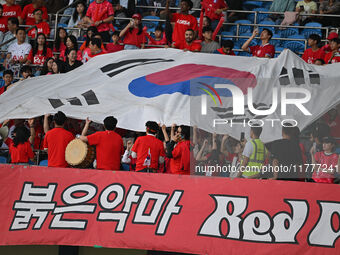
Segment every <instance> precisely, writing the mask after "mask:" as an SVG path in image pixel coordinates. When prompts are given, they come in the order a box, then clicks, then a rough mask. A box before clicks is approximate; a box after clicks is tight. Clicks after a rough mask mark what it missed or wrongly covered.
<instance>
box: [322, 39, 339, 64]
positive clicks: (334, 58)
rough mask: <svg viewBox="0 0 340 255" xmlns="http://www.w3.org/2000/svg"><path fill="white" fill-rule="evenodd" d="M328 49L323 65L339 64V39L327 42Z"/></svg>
mask: <svg viewBox="0 0 340 255" xmlns="http://www.w3.org/2000/svg"><path fill="white" fill-rule="evenodd" d="M329 47H330V49H331V51H330V52H328V53H327V54H326V56H325V63H326V64H333V63H338V62H340V52H339V48H340V39H339V38H333V39H332V40H330V42H329Z"/></svg>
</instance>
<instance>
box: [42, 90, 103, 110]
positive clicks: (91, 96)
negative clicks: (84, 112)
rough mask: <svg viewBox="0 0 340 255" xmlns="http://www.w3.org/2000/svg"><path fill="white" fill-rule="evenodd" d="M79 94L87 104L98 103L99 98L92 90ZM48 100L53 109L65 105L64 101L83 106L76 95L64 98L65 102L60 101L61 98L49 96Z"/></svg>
mask: <svg viewBox="0 0 340 255" xmlns="http://www.w3.org/2000/svg"><path fill="white" fill-rule="evenodd" d="M81 96H83V97H84V99H85V101H86V103H87V104H88V105H95V104H99V100H98V98H97V96H96V94H95V93H94V92H93V90H89V91H86V92H85V93H83V94H81ZM48 101H49V102H50V104H51V105H52V107H53V108H54V109H56V108H59V107H61V106H63V105H65V103H69V104H71V105H75V106H83V104H82V102H81V100H80V99H79V98H78V97H71V98H66V102H63V101H61V99H54V98H49V99H48Z"/></svg>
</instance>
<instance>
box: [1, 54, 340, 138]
mask: <svg viewBox="0 0 340 255" xmlns="http://www.w3.org/2000/svg"><path fill="white" fill-rule="evenodd" d="M339 70H340V64H332V65H328V66H315V65H309V64H306V63H305V62H304V61H303V60H302V59H300V58H299V57H298V56H296V55H295V54H294V53H292V52H291V51H289V50H285V51H284V52H283V53H282V54H281V55H280V56H279V57H278V58H276V59H260V58H248V57H236V56H224V55H215V54H204V53H191V52H183V51H180V50H175V49H148V50H130V51H120V52H117V53H112V54H106V55H101V56H98V57H95V58H93V59H91V60H90V61H89V62H88V63H86V64H84V65H83V66H81V67H79V68H77V69H75V70H73V71H71V72H69V73H66V74H56V75H47V76H40V77H36V78H30V79H28V80H25V81H22V82H19V83H18V84H16V85H15V86H14V87H13V88H10V89H9V90H7V91H6V92H5V93H3V94H2V95H1V96H0V122H2V121H4V120H5V119H15V118H31V117H36V116H40V115H43V114H46V113H55V112H57V111H63V112H64V113H65V114H66V115H67V116H69V117H73V118H77V119H85V118H86V117H89V118H90V119H91V120H93V121H95V122H99V123H102V121H103V119H104V118H105V117H106V116H109V115H113V116H115V117H116V118H117V119H118V125H117V126H118V127H120V128H125V129H130V130H136V131H144V130H145V123H146V121H148V120H153V121H156V122H160V123H162V124H163V123H164V124H166V125H168V126H170V125H171V124H172V123H176V124H185V125H191V126H194V125H196V126H197V127H198V128H202V129H204V130H206V131H209V132H217V133H221V134H222V133H228V134H229V135H231V136H234V137H235V138H238V137H239V135H240V133H241V132H246V137H247V136H249V126H250V125H249V123H248V122H249V121H252V120H253V119H255V120H262V121H263V123H264V125H263V127H264V130H263V133H262V135H261V138H262V139H263V140H264V141H270V140H274V139H278V138H281V126H282V121H285V120H288V119H293V120H296V121H297V124H298V126H299V127H300V129H302V128H304V127H306V126H307V125H308V124H310V123H311V122H313V121H314V120H316V119H317V118H319V117H320V116H322V114H324V113H325V112H327V111H328V110H329V109H330V108H332V107H334V106H335V105H336V104H338V103H339V102H340V86H339V84H338V80H339V79H340V72H339ZM225 85H229V89H228V88H225ZM223 86H224V87H223ZM230 86H234V87H235V88H236V87H237V88H238V90H235V91H232V89H231V88H230ZM248 88H252V89H251V90H249V89H248ZM275 89H276V90H275ZM284 89H286V90H287V91H286V92H285V93H286V94H284V93H282V92H283V90H284ZM296 89H297V90H296ZM299 89H300V90H301V89H304V91H308V92H309V93H310V98H308V95H306V94H304V93H301V91H298V90H299ZM240 91H241V92H242V93H241V94H240V93H239V92H240ZM273 92H275V93H276V94H277V98H278V100H277V102H276V103H277V107H276V105H275V103H274V101H273V94H274V97H275V95H276V94H275V93H273ZM250 95H251V97H250ZM283 95H286V97H287V99H288V100H285V98H284V97H283ZM249 98H251V102H249ZM294 98H295V99H300V103H301V104H300V105H299V104H298V103H296V102H295V103H292V102H289V100H290V99H294ZM283 101H285V104H286V105H287V111H286V114H282V109H281V106H282V102H283ZM294 104H295V105H294ZM251 105H252V106H251ZM273 105H274V106H273ZM271 107H272V108H271ZM253 108H254V109H255V110H254V109H253ZM270 109H274V110H275V111H274V112H272V113H270V114H268V115H261V114H254V112H256V110H268V111H269V110H270ZM242 111H243V113H242ZM274 120H275V121H274ZM231 123H232V124H233V125H232V126H230V124H231ZM235 123H236V124H235ZM244 124H245V125H244ZM272 124H273V125H272Z"/></svg>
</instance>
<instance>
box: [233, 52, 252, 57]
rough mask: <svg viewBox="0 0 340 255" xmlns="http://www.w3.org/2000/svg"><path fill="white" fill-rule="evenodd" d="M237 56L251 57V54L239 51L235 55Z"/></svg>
mask: <svg viewBox="0 0 340 255" xmlns="http://www.w3.org/2000/svg"><path fill="white" fill-rule="evenodd" d="M236 54H237V56H243V57H251V54H250V53H248V52H246V51H239V52H238V53H236Z"/></svg>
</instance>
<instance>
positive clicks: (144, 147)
mask: <svg viewBox="0 0 340 255" xmlns="http://www.w3.org/2000/svg"><path fill="white" fill-rule="evenodd" d="M145 126H146V136H141V137H138V138H137V140H136V142H135V144H134V145H133V147H132V149H131V152H132V153H131V157H132V158H137V162H136V171H137V172H156V171H157V170H158V169H159V165H160V164H163V163H164V157H165V150H164V145H163V143H162V141H161V140H159V139H157V138H156V134H157V132H158V130H159V126H158V124H157V123H156V122H154V121H148V122H146V124H145Z"/></svg>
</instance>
